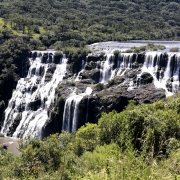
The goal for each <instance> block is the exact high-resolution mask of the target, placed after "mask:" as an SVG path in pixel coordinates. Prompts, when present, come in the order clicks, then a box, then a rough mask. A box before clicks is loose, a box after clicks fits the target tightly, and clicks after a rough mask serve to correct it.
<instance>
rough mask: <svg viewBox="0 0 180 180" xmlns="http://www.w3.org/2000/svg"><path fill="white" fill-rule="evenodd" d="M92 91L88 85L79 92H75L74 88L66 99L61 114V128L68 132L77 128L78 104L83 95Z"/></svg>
mask: <svg viewBox="0 0 180 180" xmlns="http://www.w3.org/2000/svg"><path fill="white" fill-rule="evenodd" d="M91 93H92V89H91V88H90V87H87V88H86V91H85V92H84V93H81V94H76V89H74V91H73V93H72V94H71V95H70V97H69V98H68V99H67V100H66V103H65V107H64V114H63V125H62V129H63V130H66V131H68V132H73V131H76V130H77V128H78V127H77V125H78V120H79V116H78V113H79V104H80V102H81V100H82V98H83V97H84V96H88V95H90V94H91Z"/></svg>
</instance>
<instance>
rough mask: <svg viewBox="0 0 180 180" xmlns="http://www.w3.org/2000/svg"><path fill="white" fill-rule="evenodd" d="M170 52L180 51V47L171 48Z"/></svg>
mask: <svg viewBox="0 0 180 180" xmlns="http://www.w3.org/2000/svg"><path fill="white" fill-rule="evenodd" d="M170 52H179V48H178V47H174V48H171V49H170Z"/></svg>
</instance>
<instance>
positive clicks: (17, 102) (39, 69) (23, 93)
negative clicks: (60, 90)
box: [1, 52, 67, 137]
mask: <svg viewBox="0 0 180 180" xmlns="http://www.w3.org/2000/svg"><path fill="white" fill-rule="evenodd" d="M43 53H47V52H41V54H43ZM48 53H49V52H48ZM51 54H52V61H53V59H54V58H53V53H51ZM47 61H49V58H48V59H47ZM41 62H42V57H37V58H36V59H35V60H33V59H30V63H31V66H30V68H29V72H28V75H27V77H26V78H21V79H20V80H19V81H18V84H17V87H16V90H15V91H14V92H13V95H12V98H11V99H10V101H9V104H8V107H7V109H6V110H5V120H4V124H3V127H2V129H1V133H4V134H7V133H8V131H9V128H10V127H11V126H12V125H13V123H14V121H15V119H16V117H17V116H18V114H19V113H21V117H22V118H21V120H20V123H19V125H18V126H17V128H16V130H15V132H14V134H13V136H14V137H19V136H23V137H26V136H28V135H30V136H32V137H41V132H42V128H43V126H44V125H45V122H46V120H47V119H48V114H47V109H48V108H49V106H50V104H51V103H54V98H55V88H56V87H57V86H58V84H59V83H60V82H61V81H62V80H63V77H64V75H65V73H66V63H67V59H66V58H65V56H63V58H62V60H61V64H57V65H55V64H45V63H41ZM51 65H53V66H55V71H54V73H53V75H52V77H51V79H50V80H49V81H48V82H46V76H47V74H48V73H47V71H48V68H50V66H51ZM43 73H44V74H43ZM33 103H38V104H37V105H36V106H37V107H36V108H35V109H34V108H32V106H34V104H33Z"/></svg>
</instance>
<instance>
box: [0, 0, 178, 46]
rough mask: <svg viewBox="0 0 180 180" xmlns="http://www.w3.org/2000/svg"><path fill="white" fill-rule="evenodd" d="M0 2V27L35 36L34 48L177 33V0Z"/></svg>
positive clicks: (167, 36) (169, 35)
mask: <svg viewBox="0 0 180 180" xmlns="http://www.w3.org/2000/svg"><path fill="white" fill-rule="evenodd" d="M0 6H1V11H0V17H1V18H3V19H4V27H7V28H8V29H9V31H10V30H12V31H13V32H14V33H15V34H27V35H29V36H33V37H34V39H32V40H31V45H32V48H37V46H38V47H43V46H45V47H55V48H57V49H58V48H61V47H64V46H75V47H80V46H84V45H85V44H90V43H93V42H99V41H107V40H117V41H124V40H132V39H133V40H134V39H138V40H139V39H154V40H157V39H161V40H162V39H166V40H168V39H174V40H176V39H179V36H180V27H179V26H180V23H179V22H180V4H179V0H168V1H167V0H163V1H162V0H161V1H160V0H155V1H152V0H150V1H142V0H141V1H139V0H126V1H118V0H104V1H101V0H76V1H75V0H56V1H55V0H36V1H28V0H12V1H5V0H1V2H0ZM1 21H2V19H1ZM2 25H3V22H1V26H2Z"/></svg>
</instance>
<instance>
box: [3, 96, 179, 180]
mask: <svg viewBox="0 0 180 180" xmlns="http://www.w3.org/2000/svg"><path fill="white" fill-rule="evenodd" d="M179 113H180V97H178V98H177V96H176V97H171V98H168V99H166V100H164V101H158V102H156V103H154V104H140V105H135V103H134V101H130V103H129V105H128V106H127V107H126V108H125V110H124V111H122V112H121V113H117V112H115V111H113V112H110V113H109V114H106V113H104V114H102V117H101V118H100V119H99V123H98V124H89V123H88V124H86V125H85V126H82V127H81V128H80V129H79V130H78V131H77V132H74V133H67V132H62V133H61V134H60V135H58V134H54V135H51V136H50V137H48V138H46V139H44V140H40V139H31V138H29V139H28V140H27V141H26V142H23V141H22V142H21V143H20V149H19V150H20V156H19V157H14V156H13V155H11V154H10V153H9V152H7V151H5V150H3V149H1V150H0V164H1V166H0V179H83V180H85V179H99V180H100V179H159V180H160V179H169V180H170V179H179V178H180V173H179V172H180V166H179V163H180V151H179V148H180V114H179Z"/></svg>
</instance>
